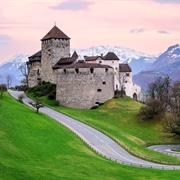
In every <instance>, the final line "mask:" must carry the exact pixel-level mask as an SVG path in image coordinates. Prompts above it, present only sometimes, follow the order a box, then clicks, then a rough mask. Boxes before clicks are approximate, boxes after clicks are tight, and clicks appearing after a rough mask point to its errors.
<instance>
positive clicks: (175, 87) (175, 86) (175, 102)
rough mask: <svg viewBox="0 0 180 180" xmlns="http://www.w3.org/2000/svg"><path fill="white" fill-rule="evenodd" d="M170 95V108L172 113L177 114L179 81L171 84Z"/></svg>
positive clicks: (179, 98)
mask: <svg viewBox="0 0 180 180" xmlns="http://www.w3.org/2000/svg"><path fill="white" fill-rule="evenodd" d="M171 93H172V95H171V96H172V98H171V107H172V108H173V112H175V113H178V112H180V80H179V81H176V82H175V83H174V84H173V86H172V89H171Z"/></svg>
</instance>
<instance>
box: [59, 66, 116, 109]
mask: <svg viewBox="0 0 180 180" xmlns="http://www.w3.org/2000/svg"><path fill="white" fill-rule="evenodd" d="M86 66H87V64H86ZM57 79H58V82H57V91H56V100H58V101H59V103H60V105H62V106H67V107H72V108H78V109H90V108H91V107H93V106H95V105H98V104H99V103H101V102H105V101H107V100H109V99H111V98H113V96H114V70H113V68H111V67H110V66H102V67H100V66H97V67H92V66H91V67H90V66H89V67H88V66H87V67H80V68H77V65H76V67H73V66H72V67H68V68H66V69H58V78H57Z"/></svg>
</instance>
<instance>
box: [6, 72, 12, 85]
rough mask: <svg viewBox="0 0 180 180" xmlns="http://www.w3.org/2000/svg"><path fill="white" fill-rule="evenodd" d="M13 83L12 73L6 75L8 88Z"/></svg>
mask: <svg viewBox="0 0 180 180" xmlns="http://www.w3.org/2000/svg"><path fill="white" fill-rule="evenodd" d="M11 83H12V77H11V75H7V76H6V84H7V88H10V87H11Z"/></svg>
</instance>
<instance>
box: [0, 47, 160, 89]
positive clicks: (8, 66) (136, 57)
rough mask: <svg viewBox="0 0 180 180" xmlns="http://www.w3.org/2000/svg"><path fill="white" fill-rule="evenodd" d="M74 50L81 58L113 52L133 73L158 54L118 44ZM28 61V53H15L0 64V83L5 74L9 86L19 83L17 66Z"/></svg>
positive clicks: (142, 68) (3, 79)
mask: <svg viewBox="0 0 180 180" xmlns="http://www.w3.org/2000/svg"><path fill="white" fill-rule="evenodd" d="M74 50H76V52H77V53H78V54H79V55H80V56H81V57H82V58H83V57H84V56H85V55H87V56H94V55H101V54H104V55H105V54H106V53H107V52H110V51H111V52H114V53H115V54H116V55H117V56H118V57H119V59H120V63H126V62H127V63H129V64H130V66H131V68H132V71H133V74H137V73H138V72H140V71H142V70H144V69H145V68H146V67H148V66H149V65H151V64H152V63H153V62H154V61H155V60H156V58H157V57H158V55H148V54H145V53H142V52H138V51H135V50H133V49H129V48H124V47H118V46H97V47H90V48H87V49H71V54H72V53H73V52H74ZM26 61H28V55H23V54H18V55H15V56H14V57H13V58H12V59H10V60H9V61H6V62H5V63H4V64H1V65H0V84H2V83H6V81H7V76H8V75H10V76H11V77H12V84H11V86H16V85H20V82H21V80H22V79H23V78H24V77H23V76H22V74H21V72H20V70H19V67H20V66H21V65H22V64H23V63H25V62H26Z"/></svg>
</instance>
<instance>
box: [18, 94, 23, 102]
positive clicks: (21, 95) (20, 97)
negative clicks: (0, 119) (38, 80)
mask: <svg viewBox="0 0 180 180" xmlns="http://www.w3.org/2000/svg"><path fill="white" fill-rule="evenodd" d="M23 98H24V94H20V95H19V96H18V100H19V101H20V102H23V101H22V100H23Z"/></svg>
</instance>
